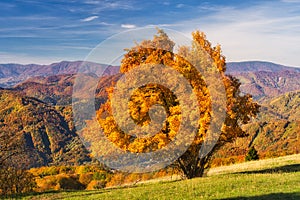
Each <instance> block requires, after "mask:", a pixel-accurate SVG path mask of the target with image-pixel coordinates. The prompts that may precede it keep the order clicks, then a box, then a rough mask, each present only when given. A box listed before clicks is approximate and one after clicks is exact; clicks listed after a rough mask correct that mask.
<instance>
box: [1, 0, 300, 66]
mask: <svg viewBox="0 0 300 200" xmlns="http://www.w3.org/2000/svg"><path fill="white" fill-rule="evenodd" d="M149 26H159V27H161V28H168V29H173V30H176V31H179V32H181V33H182V34H185V35H186V36H187V37H190V33H191V32H192V31H194V30H196V29H198V30H201V31H204V32H205V33H206V34H207V37H208V39H209V40H210V41H211V42H212V43H213V44H217V43H219V44H221V45H222V49H223V53H224V55H225V56H226V57H227V60H228V61H245V60H264V61H272V62H275V63H280V64H285V65H290V66H300V59H299V53H300V0H274V1H263V0H260V1H256V0H253V1H244V2H243V1H239V0H227V1H223V0H216V1H201V0H199V1H196V0H194V1H188V0H187V1H177V0H175V1H171V0H160V1H138V0H128V1H105V0H70V1H63V0H53V1H42V0H41V1H37V0H12V1H9V0H2V1H0V63H41V64H49V63H52V62H57V61H61V60H84V59H85V57H86V56H87V55H88V54H89V52H90V51H91V50H92V49H93V48H94V47H96V46H97V45H98V44H99V43H101V42H103V41H105V40H106V39H107V38H109V37H111V36H113V35H115V34H119V33H121V32H123V31H126V30H134V29H135V28H143V27H149ZM123 39H124V40H126V39H127V38H123ZM126 42H127V43H126V45H127V44H128V47H130V46H131V45H132V44H133V41H128V40H126ZM120 48H121V47H120ZM104 56H105V55H104Z"/></svg>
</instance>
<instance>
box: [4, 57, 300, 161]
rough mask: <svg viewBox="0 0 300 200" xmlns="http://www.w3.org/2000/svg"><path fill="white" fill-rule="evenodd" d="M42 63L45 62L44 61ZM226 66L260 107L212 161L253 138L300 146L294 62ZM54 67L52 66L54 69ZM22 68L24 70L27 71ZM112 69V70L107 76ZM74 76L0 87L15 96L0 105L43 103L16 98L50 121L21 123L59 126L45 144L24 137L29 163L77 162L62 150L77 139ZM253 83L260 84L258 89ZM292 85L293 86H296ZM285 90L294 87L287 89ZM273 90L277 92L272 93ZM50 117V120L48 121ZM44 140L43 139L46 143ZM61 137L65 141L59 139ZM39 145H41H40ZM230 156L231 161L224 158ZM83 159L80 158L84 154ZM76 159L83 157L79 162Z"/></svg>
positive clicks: (263, 145) (100, 92) (274, 150)
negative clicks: (243, 134)
mask: <svg viewBox="0 0 300 200" xmlns="http://www.w3.org/2000/svg"><path fill="white" fill-rule="evenodd" d="M79 64H80V62H79V63H78V62H61V63H59V65H58V66H59V67H57V68H55V66H57V65H56V64H52V65H49V66H50V69H47V70H44V69H43V70H40V71H39V70H37V71H39V72H41V71H42V73H44V75H45V74H47V73H49V74H51V73H54V72H58V73H65V72H66V73H68V72H74V71H75V69H76V66H77V67H78V66H79ZM243 65H245V68H242V66H243ZM30 66H31V65H28V66H27V67H30ZM32 66H35V65H32ZM49 66H48V67H49ZM63 66H65V67H63ZM44 67H45V68H46V66H44ZM273 67H274V68H273ZM33 68H34V67H33ZM227 68H228V71H229V73H230V74H231V75H234V76H236V77H237V78H239V79H240V80H241V82H242V85H241V88H242V90H243V91H244V92H247V93H250V94H252V95H254V97H255V98H256V99H259V101H260V102H261V103H262V107H261V113H260V114H259V116H258V118H257V119H256V120H255V121H253V122H252V123H251V124H249V125H246V126H245V127H244V130H245V131H246V133H248V134H249V137H248V138H243V139H238V140H237V141H236V142H235V143H233V144H228V145H226V146H225V147H224V148H222V149H221V150H220V151H219V152H218V154H217V155H216V158H217V159H216V163H218V162H221V163H223V162H225V163H226V162H235V160H242V159H243V156H244V155H245V154H246V152H247V150H248V147H249V145H250V144H252V143H253V144H254V145H255V147H257V149H258V150H259V153H260V155H261V156H262V157H264V156H266V157H270V156H276V155H283V154H290V153H295V152H299V148H298V147H299V146H300V145H299V142H298V141H299V138H297V137H298V136H297V134H298V133H299V132H300V130H299V117H300V113H299V110H300V109H299V106H300V105H299V104H300V103H299V102H300V100H299V99H300V97H299V96H300V93H299V91H300V82H299V81H300V78H299V77H300V72H298V71H300V70H298V69H297V68H288V67H285V66H281V65H276V64H272V63H265V62H245V63H228V67H227ZM54 69H56V71H55V70H54ZM72 70H73V71H72ZM117 70H118V67H109V68H108V69H107V70H106V76H103V77H102V78H100V79H99V82H98V87H97V89H96V94H95V97H96V105H95V106H96V108H98V107H99V104H100V103H101V102H104V101H105V100H106V98H107V92H106V88H107V87H109V86H111V85H112V84H113V83H115V82H117V80H118V79H119V78H120V76H121V75H120V74H116V73H117ZM260 70H263V71H260ZM272 70H273V71H272ZM18 73H19V72H18ZM18 73H16V74H18ZM26 73H27V74H29V72H26ZM26 73H25V74H26ZM111 74H115V75H112V76H107V75H111ZM7 75H12V74H9V73H8V72H7V73H6V76H7ZM18 76H20V77H23V76H24V75H21V74H18ZM87 76H90V75H87ZM91 76H93V75H91ZM15 77H17V75H15ZM95 78H97V77H95ZM75 79H76V75H75V74H57V75H50V76H36V77H31V78H28V79H27V80H26V81H23V82H21V83H19V84H17V85H16V86H14V87H13V89H12V90H2V91H5V93H10V95H12V96H14V97H11V98H10V100H9V101H10V102H13V103H8V102H7V100H4V101H1V102H0V104H1V106H2V107H3V109H4V110H5V109H12V108H10V107H9V105H14V104H16V102H18V99H20V98H29V99H32V101H34V102H39V104H41V105H43V106H42V107H39V106H38V107H36V106H33V105H31V104H30V105H31V107H30V109H29V108H28V109H29V110H26V109H27V107H28V106H29V105H27V107H26V106H24V105H23V104H18V106H19V107H25V108H26V109H25V110H26V111H24V112H21V113H19V114H18V115H20V117H23V118H25V116H26V113H32V114H30V115H31V116H36V118H38V120H40V121H41V122H40V123H41V125H39V126H41V127H47V126H50V127H49V128H46V129H37V128H36V127H35V126H32V124H33V122H32V120H37V119H36V118H35V117H34V118H32V119H29V121H26V120H23V121H22V123H23V124H24V126H26V124H27V126H28V127H31V126H32V128H33V129H34V130H35V131H36V132H42V133H41V134H42V135H47V137H48V134H50V135H51V133H50V132H47V131H48V130H53V129H55V130H56V129H59V131H56V132H57V134H58V135H60V136H58V139H57V140H52V142H53V144H48V143H47V140H42V143H43V145H40V146H39V145H37V144H34V145H31V140H30V139H29V140H26V144H27V145H29V146H30V145H31V147H32V146H33V148H31V149H33V150H30V151H34V152H35V153H33V154H32V155H33V156H32V157H33V158H31V159H33V161H32V163H35V164H33V165H47V164H49V163H53V162H60V163H63V162H69V161H70V162H73V163H76V162H75V161H74V158H71V157H72V156H74V155H73V153H72V152H71V153H69V155H70V158H64V156H66V157H69V156H67V153H66V152H65V151H69V150H67V148H68V147H67V146H68V145H69V144H70V143H72V142H73V143H74V141H72V140H73V139H72V138H75V139H74V140H75V143H76V145H79V146H80V145H81V143H80V141H79V139H78V137H77V136H76V135H75V130H74V122H73V120H72V107H71V102H72V91H73V84H74V81H75ZM8 84H10V83H8ZM253 88H254V89H253ZM257 88H259V90H258V89H257ZM298 88H299V89H298ZM89 89H90V86H89V85H88V84H87V85H86V89H85V90H89ZM296 90H298V92H297V91H296ZM287 91H295V92H288V93H286V92H287ZM278 95H282V96H280V97H274V96H278ZM38 99H39V100H38ZM14 101H16V102H14ZM30 102H31V101H30ZM48 110H51V112H55V113H57V115H53V116H52V115H51V116H50V115H49V116H48V118H47V117H46V118H43V119H40V118H42V117H40V113H48ZM49 112H50V111H49ZM0 114H1V116H5V115H6V113H0ZM8 116H9V115H8ZM8 119H9V118H8ZM51 120H52V121H53V122H51ZM50 122H51V123H50ZM17 123H18V121H17V122H15V121H14V120H11V121H9V120H6V125H7V127H15V126H16V125H14V124H17ZM52 126H54V127H55V128H53V127H52ZM61 126H62V127H61ZM67 126H68V127H67ZM3 127H5V126H2V127H1V128H0V131H3V132H4V130H5V129H3ZM66 127H67V128H66ZM9 131H10V132H13V131H14V130H13V129H10V130H9ZM22 131H23V127H22V128H21V127H20V130H18V131H17V132H18V133H20V132H22ZM43 131H44V132H43ZM25 132H26V131H25ZM39 137H40V136H39ZM47 137H45V138H47ZM50 137H51V136H50ZM44 141H46V143H45V144H44ZM60 141H64V142H62V143H59V142H60ZM50 143H51V142H50ZM58 143H59V144H58ZM81 146H82V145H81ZM297 146H298V147H297ZM44 147H47V148H48V149H49V150H47V151H46V150H42V148H44ZM39 148H41V150H40V149H39ZM51 148H52V149H51ZM58 151H62V152H64V153H62V154H58V153H57V152H58ZM28 152H29V151H28ZM28 154H29V153H28ZM75 154H78V155H80V154H81V155H84V156H86V151H85V149H84V148H82V147H80V148H79V149H78V151H77V152H76V153H75ZM61 155H63V156H61ZM84 156H83V157H84ZM58 158H59V159H58ZM218 158H228V159H227V160H226V159H225V161H224V160H223V161H218ZM230 159H231V161H229V160H230ZM232 159H233V160H232ZM37 160H38V162H37ZM83 160H85V158H84V159H83ZM81 161H82V159H81V160H80V162H81Z"/></svg>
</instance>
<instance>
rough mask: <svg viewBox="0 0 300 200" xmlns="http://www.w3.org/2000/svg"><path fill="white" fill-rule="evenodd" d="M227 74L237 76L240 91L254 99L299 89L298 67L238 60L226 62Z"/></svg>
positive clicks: (299, 72)
mask: <svg viewBox="0 0 300 200" xmlns="http://www.w3.org/2000/svg"><path fill="white" fill-rule="evenodd" d="M227 74H230V75H232V76H234V77H236V78H238V79H239V80H240V82H241V83H242V85H241V91H242V92H244V93H250V94H251V95H252V96H253V97H254V99H256V100H260V99H262V98H264V97H276V96H279V95H282V94H285V93H286V92H290V91H296V90H300V68H293V67H286V66H283V65H277V64H274V63H269V62H258V61H253V62H238V63H228V64H227Z"/></svg>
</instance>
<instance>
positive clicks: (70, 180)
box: [57, 175, 84, 190]
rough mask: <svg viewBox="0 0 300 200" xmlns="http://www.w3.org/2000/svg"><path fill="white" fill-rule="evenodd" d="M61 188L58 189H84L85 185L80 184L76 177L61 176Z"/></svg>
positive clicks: (58, 179) (58, 180) (59, 183)
mask: <svg viewBox="0 0 300 200" xmlns="http://www.w3.org/2000/svg"><path fill="white" fill-rule="evenodd" d="M57 183H58V185H59V188H57V189H73V190H81V189H84V185H83V184H82V183H80V182H79V181H78V180H77V178H76V177H75V176H67V175H59V176H58V177H57Z"/></svg>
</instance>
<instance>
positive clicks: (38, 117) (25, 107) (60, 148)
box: [0, 89, 91, 168]
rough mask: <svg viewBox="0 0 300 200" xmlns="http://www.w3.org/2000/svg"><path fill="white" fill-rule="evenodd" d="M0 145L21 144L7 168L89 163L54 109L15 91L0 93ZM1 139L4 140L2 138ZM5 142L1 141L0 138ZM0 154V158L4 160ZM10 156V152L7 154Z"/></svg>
mask: <svg viewBox="0 0 300 200" xmlns="http://www.w3.org/2000/svg"><path fill="white" fill-rule="evenodd" d="M0 135H1V141H0V142H1V144H0V146H1V145H2V146H4V145H5V143H7V142H8V141H10V142H14V143H15V144H23V145H22V146H21V147H20V148H22V149H21V152H23V153H18V154H16V155H14V156H12V157H11V158H10V160H7V161H6V162H8V163H7V164H8V165H10V163H14V164H17V165H18V166H20V167H25V168H31V167H38V166H45V165H51V164H76V163H77V164H82V163H84V162H88V161H90V160H91V159H90V158H89V156H88V152H87V150H86V149H85V147H84V146H83V145H82V144H81V142H80V139H79V138H78V136H77V135H76V134H75V133H74V131H72V130H71V129H70V127H69V124H68V122H67V121H66V120H65V118H64V117H63V115H62V114H61V113H60V112H59V111H58V110H56V109H55V108H54V107H52V106H49V105H48V104H46V103H44V102H42V101H40V100H38V99H36V98H31V97H27V96H24V95H23V94H21V93H20V92H18V91H12V90H6V89H1V90H0ZM3 136H4V137H3ZM5 137H6V138H9V140H8V139H4V140H2V139H3V138H5ZM5 153H6V152H5V151H1V152H0V154H1V157H2V158H3V157H5V155H3V154H5ZM7 153H11V152H7Z"/></svg>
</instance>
